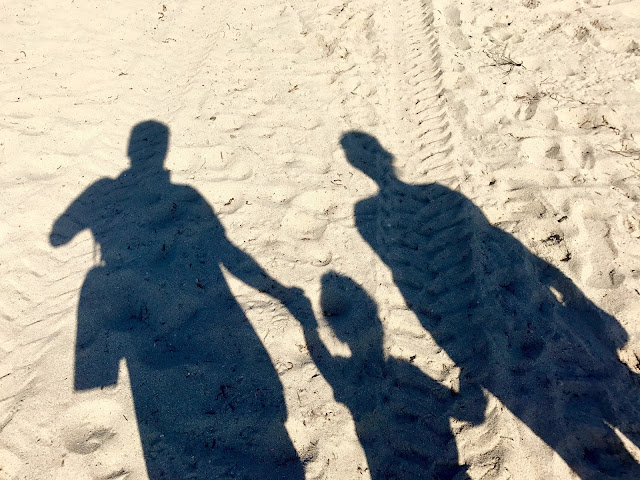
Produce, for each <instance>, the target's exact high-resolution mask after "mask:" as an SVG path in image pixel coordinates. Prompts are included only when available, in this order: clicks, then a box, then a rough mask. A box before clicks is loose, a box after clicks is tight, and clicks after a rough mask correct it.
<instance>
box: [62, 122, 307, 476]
mask: <svg viewBox="0 0 640 480" xmlns="http://www.w3.org/2000/svg"><path fill="white" fill-rule="evenodd" d="M168 142H169V129H168V127H167V126H165V125H164V124H162V123H159V122H155V121H147V122H143V123H140V124H138V125H136V126H135V127H134V128H133V130H132V132H131V138H130V142H129V150H128V155H129V157H130V159H131V167H130V168H129V169H128V170H125V171H124V172H122V173H121V174H120V175H119V176H118V177H117V178H115V179H110V178H104V179H101V180H99V181H98V182H96V183H94V184H93V185H91V186H90V187H89V188H87V189H86V190H85V191H84V192H83V193H82V194H81V195H80V196H79V197H78V198H77V199H76V200H74V202H73V203H72V204H71V205H70V206H69V207H68V208H67V210H66V211H65V212H64V213H63V214H62V215H61V216H60V217H59V218H58V219H57V220H56V222H55V224H54V225H53V228H52V231H51V234H50V241H51V244H52V245H54V246H60V245H63V244H66V243H68V242H69V241H71V239H72V238H73V237H74V236H75V235H77V234H78V233H79V232H81V231H82V230H84V229H89V230H90V231H91V233H92V234H93V238H94V240H95V242H96V244H97V245H98V246H99V248H100V253H101V263H100V264H99V265H97V266H95V267H94V268H93V269H92V270H91V271H90V272H89V273H88V274H87V277H86V279H85V282H84V285H83V286H82V291H81V293H80V301H79V306H78V329H77V338H76V347H75V369H74V387H75V389H76V390H87V389H92V388H102V387H107V386H111V385H115V384H116V383H117V381H118V366H119V361H120V360H121V359H125V360H126V365H127V367H128V371H129V376H130V380H131V388H132V394H133V401H134V405H135V412H136V417H137V421H138V427H139V431H140V436H141V440H142V447H143V451H144V456H145V461H146V465H147V471H148V475H149V477H150V478H153V479H156V478H172V479H176V478H247V479H249V478H250V479H255V478H279V479H280V478H287V479H289V478H294V479H295V478H298V479H301V478H303V477H304V474H303V469H302V465H301V462H300V460H299V458H298V456H297V453H296V451H295V449H294V447H293V444H292V442H291V440H290V438H289V436H288V434H287V432H286V430H285V427H284V421H285V419H286V417H287V411H286V406H285V402H284V396H283V387H282V384H281V383H280V380H279V378H278V375H277V373H276V371H275V368H274V366H273V365H272V363H271V360H270V358H269V355H268V354H267V351H266V350H265V348H264V347H263V345H262V343H261V341H260V339H259V338H258V336H257V335H256V332H255V331H254V330H253V328H252V327H251V324H250V323H249V322H248V320H247V318H246V317H245V315H244V313H243V311H242V309H241V308H240V306H239V305H238V303H237V301H236V300H235V298H234V296H233V294H232V293H231V291H230V290H229V287H228V285H227V283H226V281H225V279H224V277H223V275H222V270H221V266H222V265H224V267H225V268H226V269H227V270H228V271H229V272H231V273H232V274H233V275H234V276H236V277H238V278H239V279H241V280H242V281H244V282H245V283H247V284H248V285H250V286H252V287H253V288H255V289H258V290H260V291H263V292H266V293H268V294H269V295H271V296H272V297H273V298H275V299H277V300H279V301H280V302H282V303H283V304H285V306H287V307H291V305H292V303H294V302H296V301H298V300H299V299H301V298H303V297H302V294H301V291H300V290H298V289H295V288H286V287H284V286H282V285H280V284H279V283H278V282H277V281H276V280H274V279H273V278H271V277H270V276H269V274H268V273H267V272H265V271H264V270H263V269H262V268H261V267H260V266H259V265H258V264H257V263H256V262H255V261H254V260H253V259H252V258H251V257H250V256H249V255H247V254H246V253H244V252H243V251H242V250H240V249H239V248H237V247H236V246H234V245H233V243H231V241H230V240H229V239H228V238H227V236H226V235H225V231H224V228H223V227H222V225H221V223H220V222H219V221H218V219H217V218H216V215H215V213H214V212H213V210H212V208H211V207H210V206H209V205H208V204H207V202H206V201H205V199H204V198H203V197H202V196H201V195H200V194H199V193H198V192H197V191H196V190H195V189H193V188H191V187H189V186H186V185H177V184H174V183H171V181H170V177H169V171H168V170H165V169H164V167H163V163H164V159H165V156H166V153H167V147H168ZM307 303H308V302H307ZM305 305H306V303H305Z"/></svg>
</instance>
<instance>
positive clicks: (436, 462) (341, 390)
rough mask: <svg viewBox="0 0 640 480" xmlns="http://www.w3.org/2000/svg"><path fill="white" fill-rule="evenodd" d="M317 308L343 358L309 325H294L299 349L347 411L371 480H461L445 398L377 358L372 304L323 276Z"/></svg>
mask: <svg viewBox="0 0 640 480" xmlns="http://www.w3.org/2000/svg"><path fill="white" fill-rule="evenodd" d="M321 304H322V310H323V312H324V316H325V319H326V321H327V323H328V324H329V325H330V327H331V330H332V331H333V333H334V334H335V336H336V337H337V338H338V339H339V340H340V341H342V342H344V343H346V344H347V345H348V347H349V350H350V351H351V356H350V357H341V356H334V355H332V354H331V353H330V352H329V350H328V349H327V348H326V346H325V345H324V343H323V342H322V340H321V339H320V338H319V336H318V331H317V325H316V324H315V323H314V322H313V321H308V322H306V323H305V322H303V323H302V326H303V329H304V334H305V339H306V341H307V346H308V348H309V352H310V354H311V357H312V358H313V360H314V362H315V364H316V365H317V367H318V369H319V370H320V372H321V373H322V375H323V377H324V378H325V379H326V380H327V382H329V384H330V385H331V387H332V388H333V393H334V397H335V399H336V401H338V402H340V403H343V404H344V405H345V406H346V407H347V408H348V409H349V411H350V412H351V415H352V417H353V420H354V423H355V428H356V433H357V435H358V439H359V440H360V443H361V445H362V448H363V449H364V452H365V455H366V457H367V463H368V465H369V472H370V475H371V478H372V479H373V480H377V479H392V478H398V479H399V478H403V479H404V478H430V479H454V478H455V479H463V478H468V476H467V474H466V466H465V465H458V452H457V447H456V442H455V440H454V438H453V435H452V433H451V430H450V425H449V415H455V413H456V412H454V411H453V408H454V398H453V393H452V392H451V391H450V390H449V389H448V388H446V387H445V386H443V385H441V384H440V383H438V382H436V381H435V380H433V379H432V378H430V377H428V376H427V375H425V374H424V373H423V372H422V371H421V370H420V369H419V368H417V367H415V366H414V365H412V364H411V363H408V362H406V361H403V360H399V359H394V358H392V357H386V356H385V354H384V350H383V330H382V323H381V322H380V318H379V317H378V311H377V307H376V304H375V303H374V301H373V300H372V299H371V297H369V295H368V294H367V293H366V292H365V291H364V289H363V288H362V287H360V286H359V285H358V284H357V283H355V282H354V281H353V280H351V279H350V278H348V277H345V276H342V275H339V274H336V273H334V272H330V273H327V274H325V275H324V276H323V277H322V293H321ZM305 318H307V319H310V318H311V317H305ZM457 413H461V412H460V411H458V412H457ZM469 413H470V412H466V414H465V415H463V418H462V419H465V420H477V419H481V418H482V411H480V412H479V416H478V417H479V418H475V419H474V418H467V417H468V416H469ZM455 416H459V415H455Z"/></svg>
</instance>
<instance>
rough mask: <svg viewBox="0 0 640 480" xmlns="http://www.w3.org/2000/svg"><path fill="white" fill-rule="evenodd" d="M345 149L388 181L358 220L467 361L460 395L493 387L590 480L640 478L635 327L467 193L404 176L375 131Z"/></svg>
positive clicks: (425, 314) (452, 350)
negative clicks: (624, 353) (632, 355)
mask: <svg viewBox="0 0 640 480" xmlns="http://www.w3.org/2000/svg"><path fill="white" fill-rule="evenodd" d="M341 145H342V147H343V148H344V151H345V153H346V156H347V159H348V161H349V162H350V163H351V164H352V165H353V166H354V167H356V168H358V169H359V170H361V171H362V172H363V173H365V174H366V175H368V176H369V177H371V178H372V179H373V180H374V181H375V182H376V183H377V185H378V188H379V191H378V193H377V195H375V196H372V197H370V198H367V199H365V200H362V201H360V202H358V203H357V204H356V206H355V217H356V225H357V228H358V230H359V232H360V234H361V235H362V237H363V238H364V239H365V240H366V241H367V242H368V243H369V244H370V245H371V247H372V248H373V249H374V250H375V251H376V252H377V254H378V256H379V257H380V258H381V259H382V261H383V262H384V263H385V264H386V265H388V266H389V268H390V269H391V271H392V274H393V279H394V282H395V283H396V285H397V287H398V288H399V290H400V291H401V293H402V295H403V296H404V299H405V301H406V303H407V305H408V306H409V307H410V308H411V309H412V310H413V311H414V312H415V313H416V314H417V316H418V317H419V319H420V321H421V323H422V325H423V326H424V327H425V329H426V330H427V331H429V332H430V333H431V335H432V336H433V338H434V339H435V340H436V342H437V343H438V344H439V345H440V346H441V347H442V348H444V349H445V351H446V352H447V354H448V355H449V356H450V357H451V359H452V360H453V361H454V362H455V363H456V364H457V365H458V366H459V367H460V368H461V375H460V389H461V390H460V391H461V395H459V400H458V401H460V402H462V403H463V404H464V403H465V401H467V400H466V399H467V398H471V399H475V398H479V395H478V393H477V391H478V389H483V390H485V391H488V392H490V393H491V394H492V395H494V396H495V397H497V398H498V399H499V400H500V401H501V402H502V403H503V404H504V405H505V406H506V407H507V408H508V409H509V410H510V411H511V412H512V413H513V414H514V415H516V416H517V417H518V418H519V419H520V420H522V421H523V422H524V423H525V424H526V425H528V426H529V427H530V428H531V430H533V432H535V434H536V435H538V436H539V437H540V438H541V439H542V440H544V441H545V442H546V443H547V444H548V445H549V446H550V447H551V448H553V449H554V450H555V451H556V452H557V453H558V454H559V455H560V456H561V457H562V458H563V459H564V461H565V462H566V463H567V464H568V465H569V466H570V467H571V468H572V469H573V470H574V471H575V472H576V473H577V474H578V475H580V476H581V477H582V478H640V468H639V464H638V463H637V462H636V461H635V460H634V459H633V457H632V456H631V455H630V453H629V452H628V450H627V449H626V448H625V446H624V443H623V441H622V440H621V438H620V436H619V435H618V433H621V434H622V435H624V436H626V437H627V438H628V439H630V440H631V441H633V442H634V443H635V444H636V445H640V415H639V410H638V405H637V402H638V398H640V397H639V396H638V393H640V390H639V389H638V382H637V380H638V378H637V375H636V374H634V373H633V372H632V371H631V370H630V369H629V368H627V367H626V366H625V365H623V364H622V363H621V362H620V361H619V360H618V358H617V355H616V350H617V349H618V348H620V347H622V346H623V345H624V344H625V342H626V340H627V335H626V332H625V331H624V329H623V328H622V327H621V325H620V324H619V323H618V322H617V321H616V319H615V318H613V317H611V316H610V315H608V314H606V313H605V312H603V311H602V310H600V309H599V308H597V307H596V306H595V305H594V304H593V303H592V302H591V301H589V299H587V298H586V297H585V296H584V295H583V294H582V292H580V290H579V289H578V288H577V287H576V286H575V285H574V284H573V282H572V281H571V280H570V279H569V278H567V277H566V276H565V275H563V274H562V272H560V271H559V270H558V269H556V268H555V267H554V266H552V265H550V264H549V263H547V262H545V261H544V260H541V259H540V258H538V257H536V256H535V255H533V254H531V253H530V252H529V251H528V250H527V249H526V248H525V247H524V246H523V245H522V244H521V243H520V242H518V241H517V240H516V239H515V238H513V237H512V236H511V235H509V234H507V233H505V232H503V231H501V230H500V229H498V228H495V227H493V226H492V225H491V224H490V223H489V222H488V221H487V219H486V218H485V217H484V215H483V214H482V212H481V211H480V209H479V208H478V207H476V206H475V205H474V204H473V203H472V202H471V201H470V200H469V199H467V198H466V197H465V196H464V195H462V194H460V193H458V192H456V191H453V190H450V189H448V188H446V187H444V186H442V185H438V184H436V183H432V184H428V185H410V184H407V183H404V182H402V181H401V180H399V179H398V178H397V177H396V176H395V174H394V171H393V166H392V161H393V157H392V155H391V154H390V153H389V152H387V151H386V150H385V149H384V148H383V147H382V146H381V145H380V143H379V142H378V141H377V140H376V139H375V138H374V137H372V136H370V135H367V134H366V133H362V132H349V133H347V134H345V135H344V136H343V137H342V139H341ZM464 392H467V393H466V394H463V393H464ZM496 414H497V413H496ZM487 428H490V426H488V427H487Z"/></svg>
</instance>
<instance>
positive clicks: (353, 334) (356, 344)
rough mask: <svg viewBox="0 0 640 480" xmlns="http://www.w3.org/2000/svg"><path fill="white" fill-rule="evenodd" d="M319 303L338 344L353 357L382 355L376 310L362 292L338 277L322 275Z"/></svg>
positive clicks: (337, 274) (354, 284)
mask: <svg viewBox="0 0 640 480" xmlns="http://www.w3.org/2000/svg"><path fill="white" fill-rule="evenodd" d="M320 303H321V306H322V313H323V315H324V318H325V320H326V322H327V324H328V325H329V326H330V327H331V329H332V331H333V333H334V335H335V336H336V338H337V339H338V340H340V341H341V342H344V343H346V344H347V345H349V349H350V350H351V354H352V356H354V357H357V356H370V355H372V354H377V353H381V352H382V324H381V322H380V319H379V318H378V308H377V307H376V304H375V302H374V301H373V299H372V298H371V297H370V296H369V294H368V293H367V292H366V291H365V290H364V288H362V287H361V286H360V285H358V284H357V283H356V282H354V281H353V280H351V279H350V278H349V277H346V276H344V275H340V274H339V273H336V272H329V273H325V274H324V275H323V276H322V293H321V295H320Z"/></svg>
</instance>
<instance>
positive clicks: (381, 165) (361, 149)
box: [340, 131, 393, 183]
mask: <svg viewBox="0 0 640 480" xmlns="http://www.w3.org/2000/svg"><path fill="white" fill-rule="evenodd" d="M340 145H342V148H343V149H344V153H345V154H346V156H347V160H349V163H350V164H351V165H353V166H354V167H356V168H357V169H358V170H361V171H362V172H363V173H365V174H366V175H367V176H369V177H371V178H372V179H373V180H375V181H376V182H378V183H379V182H380V181H381V180H382V179H383V178H384V177H385V176H386V175H387V174H389V173H393V169H392V162H393V155H391V154H390V153H389V152H387V151H386V150H385V149H384V148H383V147H382V145H380V142H378V140H377V139H376V138H375V137H373V136H371V135H369V134H367V133H364V132H358V131H351V132H347V133H345V134H344V135H343V136H342V138H340Z"/></svg>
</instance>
